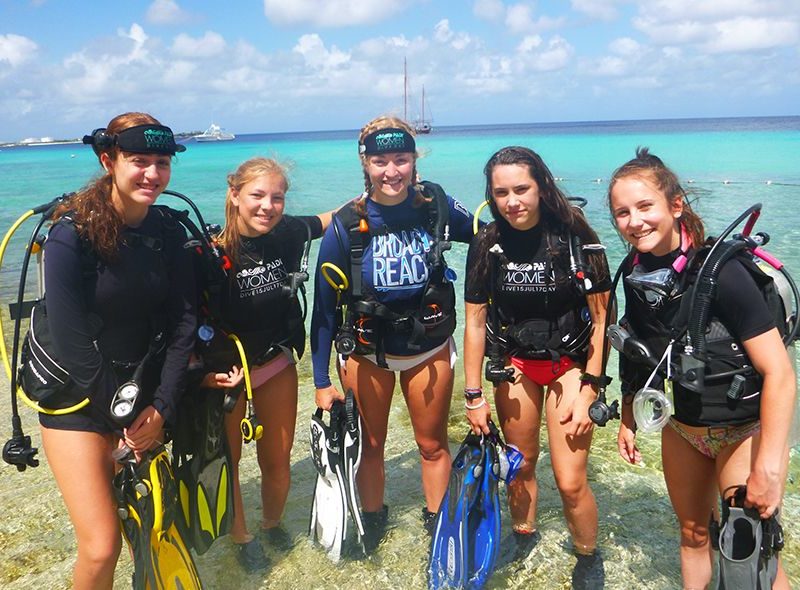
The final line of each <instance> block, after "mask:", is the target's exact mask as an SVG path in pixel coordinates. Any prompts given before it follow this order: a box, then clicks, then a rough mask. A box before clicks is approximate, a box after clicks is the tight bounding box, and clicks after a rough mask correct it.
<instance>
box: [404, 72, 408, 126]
mask: <svg viewBox="0 0 800 590" xmlns="http://www.w3.org/2000/svg"><path fill="white" fill-rule="evenodd" d="M403 121H408V64H407V62H406V58H405V57H404V58H403Z"/></svg>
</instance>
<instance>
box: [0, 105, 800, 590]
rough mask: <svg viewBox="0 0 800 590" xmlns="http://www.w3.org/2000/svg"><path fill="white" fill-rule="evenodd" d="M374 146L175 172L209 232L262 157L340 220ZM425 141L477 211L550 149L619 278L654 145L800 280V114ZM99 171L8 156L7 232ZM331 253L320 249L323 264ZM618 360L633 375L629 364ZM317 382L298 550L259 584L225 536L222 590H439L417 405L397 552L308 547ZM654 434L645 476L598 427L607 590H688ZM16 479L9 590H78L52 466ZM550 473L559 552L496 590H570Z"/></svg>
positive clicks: (303, 471)
mask: <svg viewBox="0 0 800 590" xmlns="http://www.w3.org/2000/svg"><path fill="white" fill-rule="evenodd" d="M356 135H357V134H356V132H353V131H343V132H328V133H318V134H313V133H305V134H281V135H252V136H241V137H239V138H237V140H236V141H234V142H229V143H224V144H204V145H199V144H190V145H189V149H188V150H187V151H186V152H185V153H184V154H182V155H181V156H180V157H179V158H178V161H177V163H176V164H175V166H174V171H173V177H172V182H171V183H170V188H171V189H173V190H177V191H180V192H183V193H185V194H187V195H188V196H190V197H191V198H193V199H194V200H195V201H196V202H197V203H198V205H199V206H200V207H201V209H202V211H203V213H204V215H205V216H206V218H207V220H208V221H215V222H220V221H221V220H222V207H223V202H224V194H225V175H226V174H227V173H228V172H231V171H232V170H233V169H234V168H235V167H236V165H237V164H238V163H239V162H241V161H243V160H244V159H246V158H249V157H251V156H254V155H266V156H274V157H277V158H278V159H279V160H281V161H282V162H285V163H288V164H289V165H290V166H291V170H290V179H291V184H292V187H291V190H290V192H289V195H288V200H287V208H288V211H289V212H290V213H295V214H306V213H316V212H320V211H325V210H329V209H333V208H335V207H337V206H338V205H339V204H341V203H343V202H344V201H346V200H348V199H350V198H352V197H354V196H356V195H357V194H358V193H359V192H360V191H361V190H362V185H363V179H362V175H361V170H360V167H359V165H358V161H357V156H356V140H355V138H356ZM418 144H419V146H420V147H421V149H422V151H423V152H424V153H425V157H424V159H423V160H421V161H420V163H419V166H418V167H419V171H420V173H421V175H422V176H423V177H424V178H430V179H431V180H434V181H436V182H439V183H441V184H442V185H443V186H444V187H445V188H446V189H447V191H448V192H449V193H450V194H452V195H454V196H456V197H457V198H459V199H461V200H462V201H463V202H464V203H465V204H466V205H467V206H468V207H469V208H471V209H474V208H475V207H476V206H477V205H478V204H479V202H480V201H481V199H482V198H483V192H484V179H483V174H482V167H483V165H484V163H485V161H486V160H487V159H488V157H489V156H490V155H491V153H493V152H494V151H495V150H496V149H498V148H500V147H502V146H505V145H511V144H521V145H527V146H530V147H532V148H534V149H535V150H537V151H539V152H540V153H541V155H542V156H543V158H544V160H545V161H546V162H547V163H548V165H549V166H550V167H551V169H552V170H553V173H554V174H555V175H556V176H558V177H561V178H563V179H564V180H563V181H562V186H563V187H564V188H565V189H566V190H567V192H568V193H570V194H572V195H579V196H583V197H585V198H587V199H588V205H587V207H586V213H587V216H588V217H589V220H590V221H591V222H592V224H593V225H594V227H595V228H596V229H597V230H598V233H599V234H600V236H601V238H602V240H603V242H604V243H605V244H606V245H607V247H608V256H609V261H610V263H611V266H612V268H613V267H616V265H617V264H618V263H619V261H620V260H621V258H622V255H623V247H622V244H621V242H620V241H619V239H618V238H617V236H616V234H615V232H614V231H613V229H612V227H611V224H610V220H609V217H608V213H607V209H606V205H605V191H606V182H607V179H608V177H609V176H610V174H611V173H612V171H613V170H614V168H615V167H617V166H619V165H620V164H622V163H623V162H624V161H626V160H627V159H629V158H630V157H632V156H633V153H634V149H635V148H636V146H637V145H648V146H650V148H651V149H652V151H653V152H654V153H656V154H657V155H659V156H661V157H662V158H663V159H664V160H665V161H666V162H667V163H668V164H669V165H670V166H672V167H673V168H674V169H675V170H676V171H677V172H678V173H679V175H680V176H681V177H682V178H683V179H684V180H685V181H688V180H690V179H691V180H693V181H694V182H692V183H688V182H687V184H686V186H687V187H691V188H692V189H696V190H697V192H698V193H699V194H700V198H699V201H698V202H697V208H698V210H699V212H700V213H701V215H702V216H703V217H704V219H705V220H706V222H707V226H708V229H709V232H710V233H711V234H712V235H713V234H715V233H718V232H719V231H720V230H722V229H723V228H724V227H725V226H726V225H727V223H728V222H729V221H730V220H732V219H733V218H734V217H735V216H737V215H738V214H739V213H740V212H741V211H742V210H744V209H745V208H746V207H748V206H749V205H751V204H752V203H754V202H757V201H760V202H762V203H763V204H764V209H763V215H762V217H761V220H760V221H759V223H758V226H757V229H758V230H763V231H767V232H768V233H769V234H770V235H771V237H772V240H771V242H770V244H769V247H768V250H770V251H771V252H772V253H774V254H775V255H777V256H778V257H779V258H781V259H782V260H783V261H784V262H785V263H786V264H787V266H788V268H789V269H790V270H795V269H800V248H798V246H797V243H798V240H800V230H798V221H800V215H798V212H797V207H798V205H797V204H798V203H800V118H797V117H794V118H769V119H733V120H729V119H725V120H694V121H642V122H609V123H571V124H549V125H529V126H503V127H497V126H491V127H469V128H450V129H437V130H435V131H434V133H433V134H431V135H430V136H426V137H422V138H420V139H419V141H418ZM98 170H99V168H98V166H97V162H96V159H95V158H94V156H93V154H92V152H91V150H90V149H89V148H88V147H85V146H81V145H68V146H53V147H25V148H11V149H10V148H3V149H2V151H0V177H2V178H3V183H2V185H0V228H2V229H3V231H5V229H6V228H8V227H9V226H10V224H11V223H12V222H13V221H14V219H16V218H17V217H18V216H19V215H20V214H21V213H22V212H23V211H24V210H25V209H28V208H30V207H31V206H34V205H38V204H40V203H43V202H46V201H48V200H49V199H51V198H52V197H54V196H56V195H57V194H60V193H61V192H64V191H71V190H75V189H77V188H79V187H80V186H81V185H82V184H83V183H85V182H86V180H87V179H88V178H89V177H90V176H91V175H92V174H95V173H97V171H98ZM725 181H728V183H725ZM767 181H771V182H770V184H767ZM160 202H161V203H163V204H170V205H173V206H175V207H178V208H180V207H181V205H180V203H179V202H178V201H175V200H172V199H170V198H169V197H162V200H161V201H160ZM31 229H32V222H29V223H28V224H26V225H25V226H24V227H23V229H22V230H21V231H19V232H18V233H17V235H16V236H15V239H14V240H12V242H11V245H10V247H9V250H8V253H7V255H6V259H5V261H4V263H3V268H2V269H0V298H1V299H2V301H3V303H4V305H3V314H4V318H6V322H5V324H4V326H5V327H6V330H7V332H8V327H9V324H8V322H7V315H6V314H7V312H6V309H7V308H5V303H6V302H7V301H9V300H10V299H11V298H12V297H13V296H14V293H15V291H16V285H17V281H18V272H19V260H20V257H21V252H22V251H23V248H24V243H25V241H26V240H27V237H28V234H29V232H30V231H31ZM315 253H316V248H315V249H314V250H313V251H312V259H313V258H314V257H315ZM465 255H466V247H465V246H462V245H456V246H454V248H453V250H452V251H451V252H450V253H449V255H448V260H449V262H450V264H451V266H453V268H454V269H455V270H456V271H457V273H458V275H459V277H460V278H463V276H464V273H465V270H464V258H465ZM795 275H796V276H797V277H800V270H795ZM32 282H33V279H32ZM459 284H461V283H460V282H459ZM462 315H463V314H462ZM460 330H461V328H459V334H457V336H456V338H457V341H460ZM611 366H612V367H614V366H616V361H615V359H614V358H612V360H611ZM299 372H300V407H299V414H298V426H297V433H296V438H295V449H294V452H293V458H292V461H293V466H292V475H293V485H292V490H291V492H290V497H289V502H288V505H287V508H286V513H285V523H286V526H287V528H288V529H289V531H290V533H292V534H293V535H294V536H295V537H296V540H297V544H296V546H295V547H294V548H293V549H292V550H291V552H289V553H288V554H286V555H283V556H279V555H273V561H274V568H273V570H272V571H271V572H270V573H268V574H266V575H253V576H246V575H244V574H243V573H241V570H240V569H239V568H238V565H237V564H236V562H235V560H234V557H233V552H232V548H231V546H230V544H229V542H228V541H227V540H226V539H223V540H221V541H220V542H218V543H216V544H215V546H214V547H212V549H211V550H210V551H209V553H207V554H206V555H204V556H202V557H201V558H199V559H198V560H197V561H198V566H199V568H200V571H201V574H202V575H203V578H204V580H205V581H206V583H207V585H208V587H210V588H234V587H243V586H245V585H247V586H252V587H269V588H284V587H307V588H323V587H324V588H330V587H345V586H346V587H348V588H374V587H384V586H392V587H399V588H422V587H424V586H425V584H426V578H425V569H426V561H427V550H428V542H429V541H428V538H427V537H426V536H425V534H424V533H423V532H422V527H421V522H420V519H419V512H420V509H421V507H422V504H423V500H422V492H421V488H420V480H419V460H418V456H417V452H416V447H415V445H414V442H413V437H412V435H411V427H410V422H409V419H408V414H407V411H406V409H405V406H404V404H403V402H402V396H400V395H398V396H396V400H395V403H394V405H393V407H392V414H391V418H390V433H389V440H388V441H387V446H386V457H387V463H386V468H387V498H386V501H387V503H388V504H389V505H390V507H391V514H390V524H391V526H392V527H393V528H392V530H391V531H390V533H389V535H388V537H387V540H386V542H385V543H384V544H383V545H382V546H381V549H380V550H379V552H378V554H377V556H376V557H375V558H373V559H372V560H369V561H363V562H353V561H348V562H345V563H340V564H336V565H335V564H331V563H330V562H328V561H327V559H326V558H325V557H324V556H323V555H322V554H321V552H320V551H319V550H317V549H315V548H313V547H311V546H310V544H309V543H308V542H307V540H306V538H305V529H306V527H307V524H308V516H309V511H310V504H311V494H312V489H313V477H314V474H315V472H314V469H313V466H312V465H311V462H310V459H309V456H308V450H307V447H308V445H307V437H308V419H309V416H310V415H311V412H312V410H313V393H314V390H313V384H312V381H311V368H310V364H309V362H308V359H304V360H303V361H302V362H301V363H300V365H299ZM462 387H463V374H462V371H461V369H460V367H457V372H456V384H455V391H460V389H461V388H462ZM616 387H617V383H616V381H615V382H614V383H613V384H612V386H611V388H610V394H611V397H612V398H614V397H616V396H617V395H618V390H617V389H616ZM3 391H7V387H5V388H3ZM0 407H2V411H0V433H6V432H7V431H8V426H7V425H8V423H9V421H8V418H7V404H0ZM23 420H24V422H25V425H26V429H27V432H28V433H29V434H32V435H33V436H34V438H36V437H37V436H38V433H37V428H36V426H35V423H36V419H35V416H33V415H32V414H31V413H30V412H29V411H27V410H25V411H24V413H23ZM465 433H466V427H465V423H464V419H463V410H462V409H461V407H460V401H459V396H456V397H455V398H454V403H453V407H452V410H451V418H450V438H451V444H452V447H453V448H455V447H456V446H457V445H458V442H459V440H460V439H461V438H462V437H463V435H464V434H465ZM640 438H641V441H640V443H641V446H642V450H643V453H644V457H645V463H646V466H645V467H630V466H628V465H626V464H624V463H623V462H622V460H621V459H619V457H618V455H617V452H616V426H615V425H612V426H609V427H607V428H605V429H597V430H596V434H595V441H594V444H593V453H592V459H591V461H590V478H591V482H592V487H593V490H594V492H595V495H596V496H597V501H598V505H599V508H600V536H599V544H600V547H601V549H602V551H603V555H604V557H605V563H606V578H607V587H608V588H628V587H632V586H633V587H637V588H677V587H679V585H680V582H679V564H678V553H677V527H676V524H675V520H674V516H673V515H672V510H671V507H670V504H669V500H668V498H667V495H666V490H665V487H664V483H663V479H662V476H661V471H660V450H659V447H660V445H659V442H658V438H657V437H654V436H649V437H648V436H642V437H640ZM42 459H43V461H44V458H42ZM243 461H244V463H243V466H242V473H243V489H244V493H245V504H246V507H247V511H248V514H247V517H248V522H249V523H250V524H251V527H252V528H255V527H257V526H258V522H259V502H260V501H259V492H258V476H257V466H256V462H255V456H254V449H252V448H246V450H245V458H244V459H243ZM2 469H3V471H2V474H3V475H5V477H4V478H2V480H0V505H2V506H4V508H5V510H4V513H5V515H4V517H3V518H2V519H0V549H2V551H0V584H2V585H3V586H4V587H9V588H25V587H30V586H31V585H43V586H45V587H47V586H49V587H61V586H65V585H67V580H68V579H69V568H70V564H71V561H72V559H73V555H74V543H73V541H72V533H71V529H70V527H69V523H68V520H67V519H66V517H65V515H64V510H63V506H62V505H61V503H60V499H59V497H58V493H57V490H55V488H54V486H53V484H52V478H51V477H50V474H49V471H48V470H47V468H46V467H44V468H41V469H37V470H34V471H33V472H26V473H24V474H18V473H17V472H16V471H15V470H13V468H10V467H9V466H6V465H3V466H2ZM538 473H539V478H540V482H541V491H540V497H539V519H538V520H539V527H540V530H541V532H542V535H543V541H542V543H541V544H540V545H539V547H538V548H537V549H536V550H535V552H534V554H533V555H532V556H531V557H530V558H529V559H528V560H526V561H525V562H524V563H523V564H521V565H520V566H516V567H512V566H510V565H506V566H503V567H501V568H500V569H499V570H498V571H497V572H496V574H495V576H494V577H493V578H492V580H491V581H490V584H489V587H490V588H521V587H529V586H532V587H541V588H566V587H569V576H570V572H571V568H572V566H573V564H574V558H573V557H572V556H571V554H570V550H569V536H568V534H567V532H566V526H565V523H564V520H563V516H562V514H561V504H560V500H559V497H558V493H557V491H556V488H555V484H554V481H553V477H552V471H551V469H550V463H549V456H548V453H547V445H546V444H545V445H543V450H542V457H541V459H540V464H539V467H538ZM789 477H790V480H789V484H788V488H787V494H786V501H785V507H784V515H785V519H784V523H785V527H786V533H787V549H786V550H785V552H784V555H785V557H784V564H785V565H786V566H787V570H788V571H789V574H790V577H791V579H792V580H793V583H794V584H795V585H797V584H800V565H797V564H800V560H799V559H798V558H799V557H800V549H798V536H800V527H798V526H797V525H796V524H795V523H796V522H797V520H798V518H800V483H799V482H798V478H799V477H800V457H799V456H798V454H797V451H793V455H792V463H791V468H790V474H789ZM21 492H22V493H21ZM505 518H506V519H507V514H506V515H505ZM505 524H506V525H507V520H506V521H505ZM504 530H506V531H507V530H508V527H507V526H506V528H505V529H504ZM506 534H507V533H506ZM507 541H508V540H507V539H506V540H505V541H504V543H507ZM504 546H505V545H504ZM129 574H130V563H129V560H128V558H127V556H123V558H122V561H121V566H120V568H119V569H118V573H117V583H116V587H119V588H124V587H127V586H128V580H129Z"/></svg>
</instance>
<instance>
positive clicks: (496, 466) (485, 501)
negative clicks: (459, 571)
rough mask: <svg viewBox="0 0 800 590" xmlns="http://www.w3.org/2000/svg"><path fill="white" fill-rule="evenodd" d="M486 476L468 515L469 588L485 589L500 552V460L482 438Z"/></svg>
mask: <svg viewBox="0 0 800 590" xmlns="http://www.w3.org/2000/svg"><path fill="white" fill-rule="evenodd" d="M481 444H482V445H483V447H484V452H483V456H484V459H483V474H482V477H481V486H480V492H479V494H478V500H477V502H476V503H475V507H474V508H473V510H472V512H471V513H470V515H469V535H468V538H469V544H470V547H469V551H470V556H469V557H470V559H469V570H468V574H467V584H466V587H467V588H470V589H474V590H477V589H479V588H483V586H484V584H486V581H487V580H488V579H489V576H491V575H492V572H493V571H494V566H495V564H496V563H497V556H498V553H499V551H500V520H501V512H500V495H499V492H498V484H499V480H500V459H499V456H498V451H497V447H496V446H495V444H494V443H493V442H492V441H491V440H489V439H488V438H483V439H482V441H481Z"/></svg>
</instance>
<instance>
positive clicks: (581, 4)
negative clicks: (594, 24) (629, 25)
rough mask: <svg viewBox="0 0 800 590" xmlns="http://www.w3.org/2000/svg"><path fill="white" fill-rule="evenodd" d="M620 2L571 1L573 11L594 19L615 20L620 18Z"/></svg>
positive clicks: (615, 0)
mask: <svg viewBox="0 0 800 590" xmlns="http://www.w3.org/2000/svg"><path fill="white" fill-rule="evenodd" d="M618 3H619V0H571V1H570V4H572V9H573V10H575V11H576V12H580V13H583V14H585V15H587V16H590V17H592V18H596V19H600V20H606V21H608V20H614V19H615V18H617V16H618V11H617V4H618Z"/></svg>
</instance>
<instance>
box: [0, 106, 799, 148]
mask: <svg viewBox="0 0 800 590" xmlns="http://www.w3.org/2000/svg"><path fill="white" fill-rule="evenodd" d="M770 120H772V121H777V120H784V121H786V120H794V121H795V122H796V123H797V126H798V127H800V115H797V114H794V115H757V116H734V117H730V116H729V117H667V118H663V119H652V118H648V119H603V120H598V121H587V120H573V121H534V122H516V123H509V122H502V123H470V124H451V125H437V126H436V131H435V132H434V133H437V132H457V131H461V130H477V129H486V130H492V129H506V128H533V129H550V128H559V127H581V126H598V127H608V126H617V125H631V124H637V123H639V124H656V125H657V124H661V123H670V122H672V123H686V124H692V123H701V122H706V121H708V122H720V123H721V122H724V121H739V122H744V121H765V122H766V121H770ZM357 131H358V129H356V128H352V129H305V130H295V131H285V130H284V131H249V132H244V131H237V132H236V136H237V138H246V137H247V136H261V135H269V136H289V137H292V136H298V135H308V134H312V135H313V134H332V135H335V134H341V133H347V134H352V133H353V132H357ZM201 133H202V131H182V132H180V133H176V134H175V139H177V140H179V141H186V140H189V139H192V138H193V137H194V136H196V135H199V134H201ZM41 139H42V140H44V141H36V140H34V141H30V140H21V141H10V142H0V148H4V147H9V148H10V147H26V146H41V145H69V144H75V143H81V140H80V139H52V138H50V137H43V138H41Z"/></svg>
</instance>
